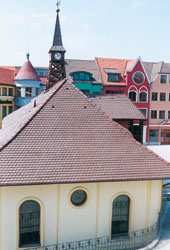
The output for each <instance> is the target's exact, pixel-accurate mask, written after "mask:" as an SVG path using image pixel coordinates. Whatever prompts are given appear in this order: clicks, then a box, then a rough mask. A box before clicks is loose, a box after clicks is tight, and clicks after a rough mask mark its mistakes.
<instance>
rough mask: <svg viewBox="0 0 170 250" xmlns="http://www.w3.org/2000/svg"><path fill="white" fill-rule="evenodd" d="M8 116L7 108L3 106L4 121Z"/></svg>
mask: <svg viewBox="0 0 170 250" xmlns="http://www.w3.org/2000/svg"><path fill="white" fill-rule="evenodd" d="M5 116H7V107H6V106H2V119H3V118H4V117H5Z"/></svg>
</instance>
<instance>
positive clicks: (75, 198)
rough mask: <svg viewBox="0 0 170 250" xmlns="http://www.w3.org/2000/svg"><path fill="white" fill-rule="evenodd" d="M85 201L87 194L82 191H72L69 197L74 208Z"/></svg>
mask: <svg viewBox="0 0 170 250" xmlns="http://www.w3.org/2000/svg"><path fill="white" fill-rule="evenodd" d="M86 200H87V194H86V192H85V191H84V190H82V189H78V190H76V191H74V192H73V193H72V195H71V202H72V204H73V205H74V206H77V207H80V206H82V205H83V204H84V203H85V202H86Z"/></svg>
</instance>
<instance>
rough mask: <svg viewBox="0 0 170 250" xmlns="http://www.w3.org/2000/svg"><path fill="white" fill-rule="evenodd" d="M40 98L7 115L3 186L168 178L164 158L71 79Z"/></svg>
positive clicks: (0, 168) (0, 154)
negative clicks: (112, 117)
mask: <svg viewBox="0 0 170 250" xmlns="http://www.w3.org/2000/svg"><path fill="white" fill-rule="evenodd" d="M36 101H37V105H36V107H34V105H33V104H34V103H35V99H34V100H33V102H32V103H30V104H28V105H26V106H25V107H23V108H21V109H19V110H17V111H15V112H13V113H12V114H10V115H9V117H7V118H6V119H5V120H4V124H3V127H4V126H8V128H7V129H6V128H3V129H2V130H1V132H0V133H1V134H0V138H1V136H2V135H3V134H4V132H5V130H8V134H11V138H10V137H9V136H8V139H7V140H6V144H5V145H4V146H3V147H1V151H0V159H1V161H0V173H1V174H0V185H1V186H2V185H34V184H35V185H36V184H54V183H82V182H109V181H130V180H131V181H136V180H150V179H153V180H154V179H155V180H156V179H162V178H170V165H169V164H168V163H167V162H166V161H164V160H163V159H162V158H160V157H158V156H157V155H156V154H154V153H153V152H152V151H150V150H148V149H147V148H146V147H145V146H143V145H141V144H140V143H138V142H136V140H135V139H133V137H132V136H130V135H129V133H127V132H125V131H124V129H123V128H122V127H121V126H120V125H118V124H117V123H116V122H114V121H112V119H111V118H109V117H108V116H107V115H106V114H105V113H104V112H102V111H101V110H100V109H99V108H98V107H97V106H95V104H93V102H91V101H90V100H89V98H88V97H86V96H85V95H84V94H82V93H81V91H79V90H78V89H77V88H76V87H75V86H74V85H73V84H71V83H69V82H68V81H66V82H65V81H61V82H59V83H57V84H56V85H55V86H54V87H52V88H51V89H50V90H49V91H48V92H46V93H44V94H43V93H42V94H41V95H40V96H39V97H37V98H36ZM25 111H27V112H25ZM24 112H25V117H24V118H23V117H22V115H23V114H24ZM18 120H19V121H18ZM10 121H12V123H13V124H10ZM14 129H15V133H14V132H13V130H14ZM5 133H6V134H7V132H5ZM4 140H5V138H4ZM1 143H2V144H3V142H2V139H1Z"/></svg>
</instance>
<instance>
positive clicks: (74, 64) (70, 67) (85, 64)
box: [65, 59, 102, 83]
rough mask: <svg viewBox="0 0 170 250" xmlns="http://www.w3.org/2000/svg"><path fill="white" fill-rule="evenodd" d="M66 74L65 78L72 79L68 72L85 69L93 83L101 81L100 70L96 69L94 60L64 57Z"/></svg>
mask: <svg viewBox="0 0 170 250" xmlns="http://www.w3.org/2000/svg"><path fill="white" fill-rule="evenodd" d="M65 62H66V64H65V67H66V74H67V78H68V79H69V80H71V81H72V77H71V76H70V73H73V72H77V71H86V72H89V73H91V74H92V77H93V83H102V80H101V76H100V72H99V71H98V68H97V65H96V63H95V61H94V60H76V59H66V60H65Z"/></svg>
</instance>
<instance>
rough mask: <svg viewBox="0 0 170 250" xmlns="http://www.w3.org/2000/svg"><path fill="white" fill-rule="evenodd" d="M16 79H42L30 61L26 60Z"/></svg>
mask: <svg viewBox="0 0 170 250" xmlns="http://www.w3.org/2000/svg"><path fill="white" fill-rule="evenodd" d="M15 80H40V79H39V77H38V75H37V73H36V71H35V69H34V67H33V66H32V64H31V62H30V61H26V62H25V63H24V65H23V66H22V67H21V69H20V70H19V72H18V74H17V75H16V77H15Z"/></svg>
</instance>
